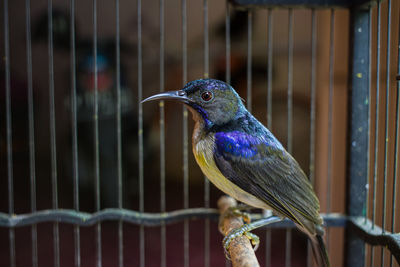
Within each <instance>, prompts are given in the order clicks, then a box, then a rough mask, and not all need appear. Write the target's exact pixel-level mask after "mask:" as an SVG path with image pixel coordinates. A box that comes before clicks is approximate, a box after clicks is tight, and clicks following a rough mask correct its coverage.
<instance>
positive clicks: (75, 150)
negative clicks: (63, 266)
mask: <svg viewBox="0 0 400 267" xmlns="http://www.w3.org/2000/svg"><path fill="white" fill-rule="evenodd" d="M70 23H71V32H70V42H71V43H70V46H71V85H72V86H71V123H72V125H71V129H72V169H73V187H74V189H73V191H74V209H75V210H76V211H79V165H78V127H77V110H76V109H77V107H76V48H75V0H71V1H70ZM74 243H75V251H74V253H75V254H74V258H75V266H76V267H80V266H81V251H80V228H79V226H78V225H74Z"/></svg>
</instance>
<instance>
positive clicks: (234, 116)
mask: <svg viewBox="0 0 400 267" xmlns="http://www.w3.org/2000/svg"><path fill="white" fill-rule="evenodd" d="M153 100H174V101H177V102H180V103H183V104H184V105H186V106H187V107H188V109H189V110H190V111H191V113H192V115H193V120H194V121H195V125H194V130H193V135H192V149H193V154H194V157H195V159H196V161H197V164H198V165H199V167H200V169H201V170H202V172H203V173H204V175H205V176H206V177H207V178H208V179H209V180H210V181H211V182H212V183H213V184H214V185H215V186H216V187H217V188H218V189H220V190H221V191H223V192H224V193H226V194H227V195H230V196H231V197H233V198H235V199H236V200H238V201H240V202H243V203H244V204H246V205H249V206H251V207H254V208H260V209H270V210H272V211H273V213H274V216H275V219H274V218H266V220H265V222H264V223H257V222H254V226H253V227H252V226H251V224H248V225H247V224H245V225H244V226H243V227H242V229H237V230H236V231H235V232H232V233H230V234H228V236H227V237H225V239H224V242H225V241H226V243H224V244H225V245H226V246H229V242H230V241H231V240H232V239H233V238H235V237H236V236H237V235H243V234H245V235H246V236H248V237H251V236H253V235H252V234H251V233H249V231H251V230H253V229H254V228H257V227H259V226H262V225H266V224H268V223H270V222H275V221H276V218H279V219H283V218H288V219H290V220H292V221H293V222H294V224H295V225H296V226H297V228H298V229H299V230H300V231H302V232H304V233H305V234H306V235H307V236H308V238H309V239H310V240H311V244H312V250H313V253H314V257H315V258H316V261H317V263H318V266H324V267H328V266H330V263H329V257H328V253H327V250H326V247H325V244H324V241H323V234H324V229H323V220H322V218H321V216H320V214H319V209H320V206H319V200H318V198H317V196H316V194H315V192H314V190H313V187H312V185H311V183H310V182H309V180H308V179H307V176H306V174H305V173H304V171H303V170H302V169H301V167H300V165H299V164H298V163H297V161H296V160H295V159H294V158H293V157H292V155H290V154H289V153H288V152H287V151H286V149H285V148H284V146H283V145H282V144H281V143H280V142H279V141H278V139H277V138H276V137H275V136H274V135H273V134H272V133H271V132H270V130H268V129H267V128H266V127H265V126H264V125H263V124H262V123H261V122H260V121H258V120H257V119H256V118H255V117H254V116H253V115H252V114H251V113H250V112H249V111H248V110H247V109H246V107H245V105H244V104H243V100H242V98H241V97H240V96H239V95H238V94H237V92H236V91H235V89H234V88H233V87H232V86H230V85H229V84H228V83H225V82H223V81H220V80H215V79H198V80H194V81H191V82H188V83H187V84H186V85H185V86H184V87H183V88H182V89H181V90H177V91H166V92H162V93H159V94H156V95H153V96H150V97H148V98H146V99H145V100H143V101H142V103H144V102H148V101H153ZM247 233H249V234H250V235H247Z"/></svg>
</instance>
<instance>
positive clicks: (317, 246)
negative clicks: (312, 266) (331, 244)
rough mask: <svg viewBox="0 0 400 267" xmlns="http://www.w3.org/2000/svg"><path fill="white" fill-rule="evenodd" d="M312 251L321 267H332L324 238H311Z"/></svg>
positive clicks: (316, 236)
mask: <svg viewBox="0 0 400 267" xmlns="http://www.w3.org/2000/svg"><path fill="white" fill-rule="evenodd" d="M311 243H312V250H313V254H314V257H315V259H316V260H317V263H318V266H319V267H330V263H329V257H328V251H327V250H326V247H325V244H324V240H323V239H322V236H321V235H319V234H317V235H315V236H313V237H312V238H311Z"/></svg>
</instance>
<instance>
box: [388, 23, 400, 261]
mask: <svg viewBox="0 0 400 267" xmlns="http://www.w3.org/2000/svg"><path fill="white" fill-rule="evenodd" d="M397 49H398V50H397V75H399V73H400V27H399V31H398V44H397ZM399 114H400V80H397V98H396V117H395V135H394V147H395V153H394V156H395V160H394V166H393V188H392V222H391V227H390V230H391V232H392V233H394V231H395V227H396V211H397V210H396V208H397V175H398V163H399V157H398V156H397V155H398V153H399V147H398V145H399V131H400V129H399V125H400V116H399ZM393 262H395V261H394V256H393V255H391V256H390V267H392V266H393Z"/></svg>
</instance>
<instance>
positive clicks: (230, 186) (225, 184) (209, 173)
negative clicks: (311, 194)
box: [193, 147, 270, 209]
mask: <svg viewBox="0 0 400 267" xmlns="http://www.w3.org/2000/svg"><path fill="white" fill-rule="evenodd" d="M209 151H212V150H209ZM209 151H208V152H207V150H203V151H202V150H201V149H199V147H195V148H194V149H193V153H194V156H195V158H196V161H197V164H198V165H199V166H200V168H201V170H202V171H203V173H204V175H205V176H206V177H207V178H208V179H209V180H210V181H211V182H212V183H213V184H214V185H215V186H216V187H217V188H218V189H219V190H221V191H223V192H224V193H225V194H227V195H230V196H231V197H233V198H235V199H236V200H239V201H241V202H243V203H245V204H247V205H249V206H252V207H256V208H260V209H270V207H269V206H268V205H267V204H266V203H265V202H264V201H262V200H260V199H258V198H257V197H255V196H253V195H251V194H249V193H247V192H246V191H244V190H243V189H241V188H240V187H239V186H237V185H236V184H234V183H232V182H231V181H229V180H228V178H226V177H225V176H224V175H223V174H222V173H221V172H220V171H219V169H218V167H217V165H216V164H215V161H214V156H213V155H212V153H211V152H209Z"/></svg>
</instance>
